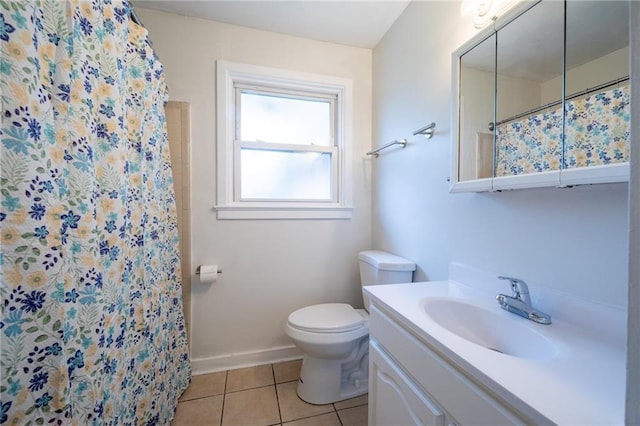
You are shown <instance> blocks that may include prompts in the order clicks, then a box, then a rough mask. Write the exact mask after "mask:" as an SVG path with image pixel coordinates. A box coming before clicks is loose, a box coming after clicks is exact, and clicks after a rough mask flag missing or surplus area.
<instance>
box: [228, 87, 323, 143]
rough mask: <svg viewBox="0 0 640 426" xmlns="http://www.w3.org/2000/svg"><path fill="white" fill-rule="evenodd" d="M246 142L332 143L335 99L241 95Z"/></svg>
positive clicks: (243, 134) (254, 94)
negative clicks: (332, 108) (333, 103)
mask: <svg viewBox="0 0 640 426" xmlns="http://www.w3.org/2000/svg"><path fill="white" fill-rule="evenodd" d="M240 117H241V119H240V135H239V139H240V140H243V141H249V142H252V141H255V142H258V141H262V142H277V143H286V144H296V145H322V146H331V145H332V143H333V142H332V138H331V102H330V101H329V100H328V99H327V100H325V99H318V100H309V99H293V98H285V97H280V96H270V95H267V94H263V93H262V94H258V93H246V92H242V93H241V95H240Z"/></svg>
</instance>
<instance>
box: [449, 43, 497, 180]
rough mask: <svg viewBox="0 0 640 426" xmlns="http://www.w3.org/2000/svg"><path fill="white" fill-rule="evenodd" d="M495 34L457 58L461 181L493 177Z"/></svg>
mask: <svg viewBox="0 0 640 426" xmlns="http://www.w3.org/2000/svg"><path fill="white" fill-rule="evenodd" d="M495 63H496V35H495V34H492V35H491V36H490V37H489V38H487V39H485V40H483V41H482V42H480V43H479V44H478V45H477V46H476V47H475V48H474V49H472V50H470V51H469V52H467V53H465V54H464V55H462V56H461V57H460V68H461V70H462V72H461V73H460V108H459V110H460V168H459V175H458V179H459V180H461V181H465V180H472V179H483V178H491V177H492V176H493V131H492V130H491V129H489V123H490V122H492V121H494V119H493V116H494V111H493V108H492V107H487V106H488V105H489V106H491V105H493V103H494V97H495V73H494V70H495Z"/></svg>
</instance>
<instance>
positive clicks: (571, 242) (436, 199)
mask: <svg viewBox="0 0 640 426" xmlns="http://www.w3.org/2000/svg"><path fill="white" fill-rule="evenodd" d="M459 10H460V3H458V2H448V1H444V2H434V1H429V2H422V1H418V2H412V3H411V4H410V5H409V6H408V7H407V9H406V10H405V11H404V13H403V14H402V16H401V17H400V18H399V19H398V20H397V21H396V22H395V24H394V25H393V26H392V27H391V29H390V30H389V32H388V33H387V34H386V36H385V37H384V38H383V40H382V41H381V43H380V44H379V45H378V46H377V47H376V48H375V49H374V53H373V64H374V65H373V73H374V77H373V85H374V98H373V106H374V144H375V145H381V144H383V143H385V142H387V141H389V140H392V139H396V138H400V137H404V136H406V135H411V132H412V131H413V130H414V129H417V128H419V127H420V126H422V125H424V124H426V123H428V122H431V121H435V122H436V125H437V127H436V133H435V136H434V137H433V139H431V140H428V141H427V140H424V139H422V138H419V137H412V138H409V140H410V144H409V145H408V146H407V148H405V149H403V150H398V151H394V152H388V153H386V154H383V155H381V156H380V157H379V158H378V159H377V160H375V163H374V174H373V197H374V201H373V205H374V210H373V212H374V218H373V237H374V241H373V245H374V247H376V248H380V249H385V250H388V251H391V252H394V253H396V254H398V255H402V256H405V257H407V258H410V259H412V260H414V261H416V262H417V264H418V267H419V269H418V273H417V279H419V280H424V279H429V280H434V279H444V278H446V277H447V275H448V271H447V267H448V264H449V262H451V261H460V262H464V263H467V264H469V265H472V266H476V267H480V268H484V269H488V270H491V271H495V272H496V273H501V274H506V275H513V276H516V277H521V278H523V279H525V280H526V281H527V282H528V283H529V285H530V287H531V289H532V293H533V294H534V295H535V291H536V290H535V289H536V287H538V286H546V287H551V288H554V289H557V290H561V291H566V292H569V293H573V294H576V295H578V296H580V297H583V298H586V299H590V300H595V301H600V302H605V303H610V304H615V305H626V301H627V282H628V281H627V279H628V272H627V264H628V249H627V247H628V233H627V226H628V217H627V205H628V202H627V188H628V185H627V184H609V185H594V186H584V187H576V188H572V189H556V188H549V189H536V190H519V191H510V192H501V193H490V194H488V193H487V194H449V192H448V188H449V183H448V182H447V177H448V176H449V175H450V172H451V170H450V161H451V158H450V157H451V134H452V130H451V123H450V120H451V113H450V111H451V101H450V93H451V52H452V51H453V50H455V49H457V48H458V47H459V46H460V45H461V44H462V43H463V42H465V41H466V40H467V39H468V38H470V37H471V36H472V35H473V34H474V33H475V30H474V28H473V25H472V22H471V18H468V17H465V18H462V17H460V13H459ZM534 297H535V296H534Z"/></svg>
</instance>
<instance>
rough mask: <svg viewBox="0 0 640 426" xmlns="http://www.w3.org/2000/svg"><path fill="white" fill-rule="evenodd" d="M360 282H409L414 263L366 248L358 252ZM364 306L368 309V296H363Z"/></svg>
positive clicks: (368, 283) (371, 283) (370, 283)
mask: <svg viewBox="0 0 640 426" xmlns="http://www.w3.org/2000/svg"><path fill="white" fill-rule="evenodd" d="M358 262H359V264H360V283H361V284H362V286H363V287H364V286H367V285H378V284H396V283H409V282H411V279H412V277H413V271H414V270H415V269H416V264H415V263H413V262H412V261H410V260H407V259H405V258H403V257H400V256H396V255H395V254H391V253H387V252H384V251H380V250H366V251H363V252H360V253H359V254H358ZM364 307H365V309H366V310H367V311H368V310H369V298H368V297H367V296H364Z"/></svg>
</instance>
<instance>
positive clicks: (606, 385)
mask: <svg viewBox="0 0 640 426" xmlns="http://www.w3.org/2000/svg"><path fill="white" fill-rule="evenodd" d="M466 284H467V283H465V284H461V283H459V282H456V281H431V282H418V283H410V284H389V285H378V286H370V287H365V292H367V293H368V294H369V296H370V298H371V299H372V303H375V304H377V305H379V306H381V307H382V308H383V309H384V310H386V311H388V312H390V313H392V314H393V316H394V317H396V319H398V320H400V321H401V322H402V323H403V324H404V325H405V326H406V327H408V328H410V329H411V330H412V331H413V333H414V334H415V335H417V336H418V337H419V338H420V339H421V340H423V341H424V342H425V343H427V344H428V345H430V346H432V347H434V348H436V349H438V350H439V351H440V352H441V353H442V354H444V355H445V356H447V357H448V358H450V359H451V361H453V362H454V363H455V364H457V365H458V366H460V367H461V368H462V369H464V370H465V371H466V372H467V373H468V374H470V375H471V376H472V377H474V378H475V379H476V380H478V381H479V382H481V383H482V384H483V385H484V386H486V387H488V388H490V389H491V390H492V391H493V392H495V393H496V394H498V395H500V396H502V397H503V398H504V399H505V400H507V401H509V402H510V403H512V404H513V405H514V408H516V409H522V410H524V411H531V409H533V410H534V411H536V412H537V413H539V414H540V415H542V416H543V417H545V418H546V419H548V420H549V421H550V422H553V423H557V424H560V425H595V424H607V425H623V424H624V403H625V402H624V399H625V380H626V378H625V369H626V349H625V346H624V341H623V339H620V336H623V335H624V332H622V333H621V330H619V328H620V327H621V326H622V327H625V323H624V321H622V324H621V319H624V312H619V310H616V309H615V308H611V307H608V306H602V307H600V306H598V305H595V304H592V303H589V302H584V309H581V306H583V303H582V302H580V301H577V302H576V301H575V300H573V301H572V303H570V304H569V306H567V307H566V309H565V311H564V312H562V314H560V312H559V311H558V312H557V313H558V315H556V316H554V311H553V310H547V311H545V312H547V313H549V314H550V315H551V317H552V320H553V323H552V324H551V325H541V324H536V323H534V322H532V321H529V320H527V319H525V318H521V317H519V316H517V315H515V314H512V313H509V312H506V311H504V310H503V309H501V308H500V306H499V305H498V303H497V302H496V300H495V295H496V294H497V293H496V294H493V293H492V292H491V291H487V290H488V288H487V286H484V287H482V288H475V287H469V286H468V285H466ZM499 285H501V286H502V287H503V288H502V292H503V293H506V292H507V290H508V287H506V286H505V283H504V282H500V283H499ZM489 287H491V286H489ZM530 291H531V294H532V296H535V293H536V289H535V288H531V287H530ZM434 297H447V298H455V299H463V300H464V301H467V302H468V303H472V304H475V305H477V306H480V307H483V308H485V309H489V310H491V311H492V312H495V313H496V314H499V315H504V316H505V319H507V320H512V321H519V322H520V324H521V325H523V326H526V327H533V328H534V329H535V330H536V331H537V332H539V333H540V334H542V335H544V336H545V337H547V338H548V339H549V340H551V341H552V342H553V344H554V345H555V347H556V353H555V355H554V356H552V357H550V358H549V359H542V360H540V359H524V358H519V357H515V356H510V355H505V354H502V353H498V352H494V351H491V350H489V349H486V348H484V347H482V346H479V345H476V344H474V343H471V342H469V341H467V340H465V339H463V338H461V337H459V336H457V335H456V334H453V333H451V332H450V331H448V330H447V329H445V328H443V327H441V326H440V325H439V324H437V323H436V322H434V321H433V320H432V319H431V318H430V317H429V316H428V315H426V314H425V311H424V303H425V299H427V298H434ZM552 299H553V297H549V296H548V294H547V298H546V300H547V304H546V306H548V307H553V305H554V303H552ZM561 301H562V296H561V298H560V299H557V298H556V300H555V304H556V306H557V305H559V304H560V303H559V302H561ZM533 305H534V307H536V308H538V309H540V310H543V311H544V309H542V307H539V306H537V305H536V303H535V299H534V303H533ZM567 309H568V310H569V312H566V310H567ZM612 309H613V311H611V310H612ZM600 310H602V312H601V313H602V315H600ZM585 313H586V314H587V315H589V316H590V317H589V318H588V320H587V321H582V322H581V321H576V322H571V321H566V320H562V318H566V317H569V318H570V317H571V316H572V315H574V316H579V315H584V314H585ZM612 318H613V321H610V320H611V319H612ZM603 321H604V322H605V323H603ZM607 321H610V322H609V323H606V322H607ZM590 322H592V323H594V324H598V325H597V326H595V327H593V328H592V327H590V326H589V323H590ZM607 329H610V330H611V333H606V332H604V333H603V330H607ZM623 331H624V330H623ZM521 404H524V406H523V405H521Z"/></svg>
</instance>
